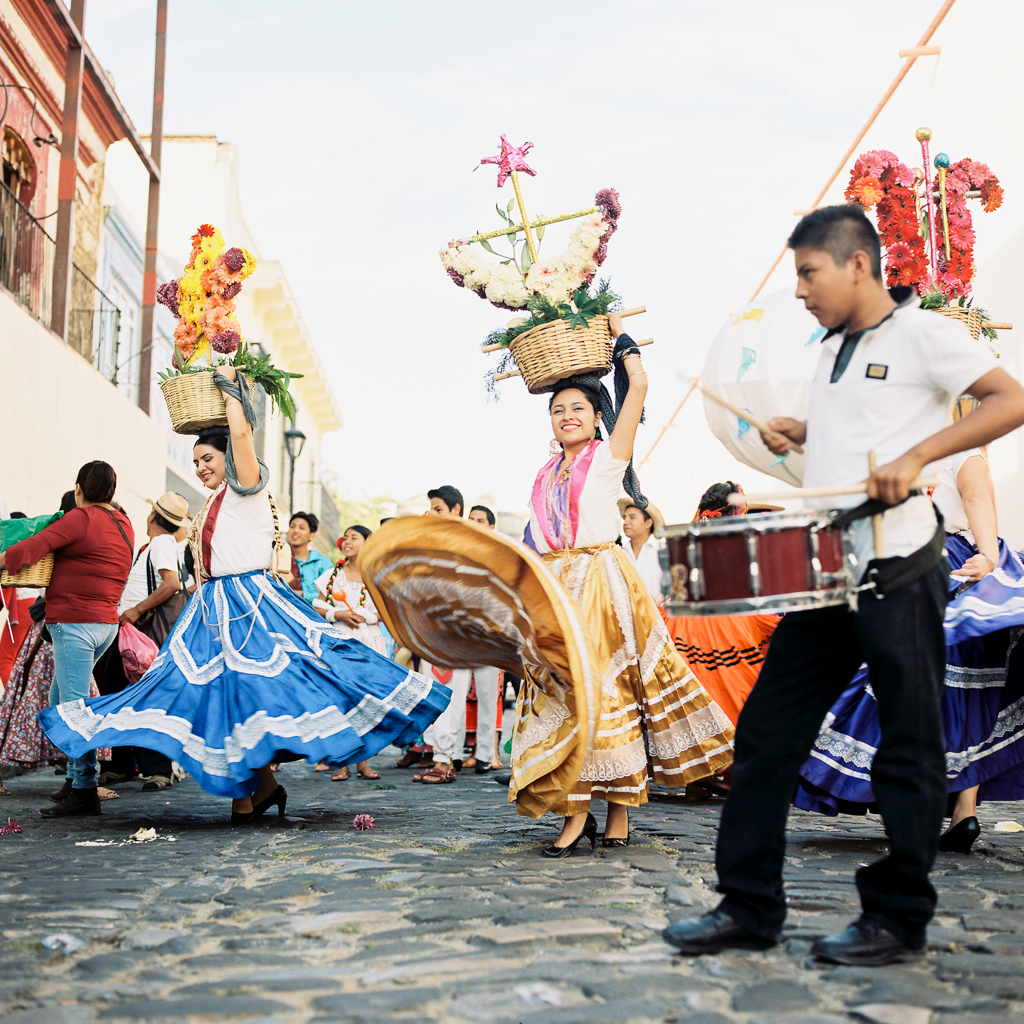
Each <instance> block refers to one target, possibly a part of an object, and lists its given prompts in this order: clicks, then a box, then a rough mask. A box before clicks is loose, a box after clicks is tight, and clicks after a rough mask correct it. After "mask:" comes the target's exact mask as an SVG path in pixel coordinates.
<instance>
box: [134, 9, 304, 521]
mask: <svg viewBox="0 0 1024 1024" xmlns="http://www.w3.org/2000/svg"><path fill="white" fill-rule="evenodd" d="M166 65H167V0H157V3H156V56H155V59H154V62H153V129H152V133H151V137H150V144H149V153H150V158H151V159H152V161H153V163H154V164H155V165H156V169H157V172H158V173H159V170H160V160H161V158H162V150H163V144H164V69H165V67H166ZM159 222H160V178H159V176H154V175H153V174H150V176H149V205H148V207H147V210H146V264H145V270H144V272H143V275H142V333H141V337H140V338H139V346H140V347H139V393H138V399H137V402H138V406H139V408H140V409H141V410H142V411H143V412H145V413H148V412H149V411H150V408H149V406H150V401H149V399H150V394H151V392H152V390H153V334H154V328H153V321H154V319H155V316H156V252H157V235H158V227H159ZM289 511H290V510H289Z"/></svg>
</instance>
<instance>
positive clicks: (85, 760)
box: [46, 622, 117, 789]
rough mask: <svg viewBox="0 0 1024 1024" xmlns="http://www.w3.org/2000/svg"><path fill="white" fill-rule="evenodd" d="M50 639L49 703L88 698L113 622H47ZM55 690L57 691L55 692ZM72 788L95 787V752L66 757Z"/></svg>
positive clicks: (112, 637) (113, 631) (112, 633)
mask: <svg viewBox="0 0 1024 1024" xmlns="http://www.w3.org/2000/svg"><path fill="white" fill-rule="evenodd" d="M46 628H47V629H48V630H49V631H50V636H52V637H53V674H54V680H53V687H51V689H50V703H51V704H58V703H59V704H63V703H65V702H66V701H69V700H84V699H85V698H86V697H88V696H89V685H90V682H91V680H92V669H93V666H94V665H95V664H96V662H97V661H99V659H100V655H101V654H103V652H104V651H105V650H106V649H107V648H108V647H109V646H110V645H111V643H113V641H114V640H115V639H116V637H117V623H116V622H48V623H47V624H46ZM54 691H56V692H54ZM68 778H69V779H70V780H71V786H72V788H73V789H95V788H96V751H95V750H90V751H89V752H88V753H87V754H86V755H85V756H84V757H69V758H68Z"/></svg>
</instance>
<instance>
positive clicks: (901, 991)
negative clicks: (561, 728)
mask: <svg viewBox="0 0 1024 1024" xmlns="http://www.w3.org/2000/svg"><path fill="white" fill-rule="evenodd" d="M392 760H393V758H391V757H387V756H384V755H382V756H380V757H378V758H376V759H375V761H374V763H375V765H376V766H377V767H378V768H379V769H380V770H381V773H382V778H381V779H380V781H379V782H376V783H374V782H369V781H365V780H361V779H356V778H353V779H352V780H351V781H349V782H345V783H331V782H330V781H329V776H328V775H326V774H314V773H313V772H312V769H311V768H310V767H309V766H308V765H306V764H304V763H299V764H292V765H287V766H285V768H284V769H283V770H282V772H281V773H280V779H281V781H282V782H283V783H284V785H285V786H286V788H287V789H288V794H289V798H288V816H287V817H286V818H284V819H278V818H276V817H274V818H268V819H265V820H263V821H261V822H260V823H259V824H257V825H255V826H247V827H239V828H232V827H231V825H230V824H229V823H228V821H227V817H228V812H229V805H228V801H226V800H218V799H214V798H212V797H209V796H207V795H205V794H204V793H202V792H201V791H200V790H199V788H198V787H197V786H196V785H195V784H194V783H193V782H192V780H191V779H186V780H185V781H184V782H183V783H181V784H180V785H178V786H177V787H175V788H174V789H173V790H170V791H166V792H162V793H145V794H144V793H142V792H140V788H139V785H138V784H133V785H126V786H122V787H120V793H121V798H120V799H119V800H116V801H110V802H107V803H106V804H105V805H104V808H103V815H102V817H99V818H84V819H71V820H57V821H49V820H46V819H43V818H41V817H40V816H39V815H38V813H37V809H38V808H39V807H40V806H42V805H43V804H44V803H45V794H46V793H47V792H48V791H49V790H50V789H52V788H55V787H56V786H57V785H59V783H60V781H61V780H60V779H56V778H55V777H54V776H53V775H52V774H50V773H49V772H48V771H47V772H37V773H35V774H32V775H25V776H22V777H20V778H16V779H11V780H9V781H8V787H9V788H10V789H11V791H12V795H11V796H9V797H0V815H2V818H0V822H2V821H4V820H6V817H7V816H8V815H10V816H11V817H12V818H13V819H14V820H15V821H17V822H19V823H21V824H22V825H23V826H24V832H23V833H21V834H18V835H0V875H2V878H3V881H2V884H0V928H2V935H3V951H2V961H0V963H2V968H3V969H2V970H0V1018H2V1019H3V1020H4V1021H5V1022H7V1024H86V1022H92V1021H113V1022H118V1021H147V1022H153V1024H164V1022H166V1024H184V1022H190V1024H191V1022H199V1021H226V1022H235V1021H239V1022H243V1021H248V1022H253V1024H257V1022H258V1024H327V1022H331V1024H370V1022H372V1024H379V1022H382V1021H394V1022H407V1024H426V1022H437V1021H443V1022H445V1024H448V1022H451V1024H490V1022H496V1024H589V1022H599V1021H613V1022H619V1021H663V1022H669V1021H677V1022H680V1024H728V1022H746V1024H840V1022H850V1021H855V1020H860V1021H865V1020H867V1021H871V1020H875V1021H879V1022H881V1024H945V1022H956V1024H990V1022H991V1024H996V1022H999V1024H1002V1022H1004V1021H1007V1020H1011V1019H1015V1018H1019V1017H1021V1016H1022V1014H1024V956H1022V954H1024V833H999V832H994V831H993V830H992V828H991V826H992V825H993V824H994V823H995V822H997V821H1000V820H1004V819H1013V818H1016V817H1020V816H1021V808H1020V807H1019V806H1018V805H1012V804H1003V805H999V804H989V805H985V806H983V808H982V812H983V813H982V826H983V828H984V833H983V835H982V839H981V840H980V842H979V843H978V844H977V846H976V847H975V850H976V852H975V853H973V854H972V855H970V856H966V857H965V856H960V855H955V854H940V855H939V862H938V864H937V870H936V872H935V882H936V885H937V887H938V889H939V892H940V908H939V915H938V918H937V919H936V921H935V922H934V924H933V927H932V928H931V929H930V933H929V935H930V942H929V947H928V951H927V954H926V955H925V956H922V957H919V958H916V959H915V961H914V962H912V963H908V964H903V965H894V966H889V967H883V968H874V969H869V968H849V967H829V966H826V965H823V964H816V963H811V962H809V961H808V950H809V948H810V944H811V942H812V941H813V940H814V938H815V937H816V936H819V935H823V934H827V933H830V932H832V931H835V930H837V929H839V928H841V927H843V926H845V924H847V923H848V921H849V920H850V919H851V918H853V917H854V916H855V915H856V913H857V905H856V898H855V890H854V887H853V884H852V873H853V871H854V869H855V868H856V867H857V866H858V865H859V864H862V863H864V862H866V861H868V860H871V859H873V858H874V857H876V856H877V855H879V854H880V853H881V852H882V850H883V849H884V841H883V836H882V831H881V826H880V821H879V819H878V818H877V817H874V816H872V817H869V818H866V819H853V818H841V819H837V820H831V821H830V820H826V819H823V818H820V817H816V816H814V815H811V814H806V813H803V812H794V814H793V816H792V819H791V833H790V850H789V857H788V879H787V881H788V886H789V896H790V906H791V908H792V909H791V914H790V917H789V920H788V922H787V927H786V932H785V938H784V941H783V942H782V943H781V944H780V945H779V946H778V947H777V948H776V949H773V950H770V951H769V952H767V953H735V954H722V955H720V956H716V957H706V958H684V957H680V956H677V955H674V951H673V950H672V949H671V948H670V947H668V946H666V945H665V944H664V943H663V942H662V941H661V939H660V938H659V930H660V929H661V928H662V927H664V925H665V924H666V923H667V922H669V921H673V920H676V919H677V918H679V917H682V916H689V915H691V914H694V913H696V912H699V911H700V910H701V909H702V908H705V907H709V906H711V905H713V904H714V902H715V895H714V893H713V890H712V886H713V884H714V869H713V843H714V838H715V828H716V822H717V819H718V811H719V806H718V805H716V804H710V805H697V806H694V805H683V804H680V803H677V802H672V801H668V800H663V799H662V800H655V801H652V802H651V803H650V804H648V806H647V807H645V808H643V809H641V810H640V811H639V812H636V813H634V815H633V824H634V840H633V844H632V845H631V846H630V847H629V848H627V849H622V850H609V851H601V849H600V847H599V848H598V852H597V853H596V854H591V853H590V851H589V848H588V849H587V850H586V852H585V853H582V852H580V850H579V849H578V850H577V853H576V854H575V855H574V856H573V857H571V858H569V859H567V860H559V861H551V860H545V859H542V858H541V857H540V856H539V853H538V851H539V848H540V846H541V845H542V844H544V843H545V842H549V841H551V839H552V838H553V837H554V835H555V833H556V831H557V827H556V826H557V822H556V821H555V820H554V819H548V820H545V821H540V822H536V821H532V820H529V819H525V818H517V817H516V815H515V813H514V811H513V809H512V808H510V807H509V806H508V805H507V804H506V802H505V793H504V791H503V789H502V788H501V787H499V786H497V785H496V784H495V783H494V782H493V781H492V780H491V778H490V777H489V776H476V775H472V774H469V775H463V776H460V778H459V781H458V782H457V783H456V784H455V785H451V786H434V787H426V786H422V785H419V784H417V783H413V782H412V779H411V774H412V773H411V772H409V771H402V770H398V769H392V768H390V767H389V766H390V764H391V762H392ZM656 795H657V794H656ZM356 814H371V815H373V817H374V818H375V819H376V828H375V829H374V830H373V831H367V832H359V831H354V830H353V828H352V820H353V817H354V816H355V815H356ZM140 826H146V827H150V826H151V827H155V828H156V830H157V839H155V840H154V841H151V842H148V843H142V844H139V843H127V838H128V836H129V834H131V833H133V832H135V831H136V830H137V829H138V828H139V827H140ZM83 843H84V844H86V845H80V844H83ZM106 843H112V844H113V845H101V844H106ZM55 933H68V934H70V935H71V936H74V937H76V938H78V939H81V940H84V945H83V946H82V947H81V948H80V949H78V950H77V951H75V952H72V953H70V954H64V953H62V952H54V951H51V950H49V949H46V948H44V947H43V946H42V945H41V941H42V940H43V939H46V938H47V937H48V936H51V935H53V934H55ZM858 1008H859V1009H858Z"/></svg>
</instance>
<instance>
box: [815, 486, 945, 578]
mask: <svg viewBox="0 0 1024 1024" xmlns="http://www.w3.org/2000/svg"><path fill="white" fill-rule="evenodd" d="M903 500H904V501H906V498H904V499H903ZM902 504H903V502H902V501H901V502H897V505H902ZM897 505H887V504H886V503H885V502H884V501H878V500H877V499H875V498H871V499H869V500H868V501H865V502H864V503H863V504H861V505H858V506H857V507H856V508H851V509H850V510H849V511H847V512H843V513H842V514H841V515H837V516H836V517H835V518H834V519H833V520H832V524H833V525H834V526H838V527H840V528H842V527H846V526H849V525H850V524H851V523H855V522H856V521H857V520H858V519H866V518H867V517H868V516H876V515H880V514H881V513H883V512H886V511H888V510H889V509H891V508H896V507H897ZM932 508H933V509H935V517H936V519H938V526H937V527H936V529H935V533H934V535H933V536H932V539H931V540H930V541H928V543H927V544H925V545H924V546H923V547H919V548H918V549H917V550H916V551H912V552H911V553H910V554H909V555H905V556H904V557H902V558H872V559H871V561H870V562H868V569H867V572H866V573H864V581H863V582H862V583H861V585H860V587H858V588H857V589H858V590H869V589H873V590H874V592H875V595H876V596H877V597H880V598H882V597H885V595H886V594H891V593H893V592H894V591H897V590H900V589H902V588H903V587H908V586H910V584H911V583H916V582H917V581H918V580H919V579H921V578H922V577H923V576H926V575H927V574H928V573H929V572H931V571H932V569H934V568H935V566H937V565H938V564H939V562H941V561H942V559H943V557H944V555H945V554H946V527H945V523H944V520H943V518H942V513H941V512H940V511H939V510H938V508H937V507H936V506H935V505H934V504H933V505H932Z"/></svg>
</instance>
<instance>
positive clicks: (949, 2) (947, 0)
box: [750, 0, 956, 302]
mask: <svg viewBox="0 0 1024 1024" xmlns="http://www.w3.org/2000/svg"><path fill="white" fill-rule="evenodd" d="M955 2H956V0H944V2H943V4H942V6H941V7H940V8H939V13H938V14H936V15H935V17H934V18H932V23H931V24H930V25H929V26H928V28H926V29H925V32H924V35H923V36H921V39H920V41H919V42H918V44H917V46H916V47H914V49H915V50H917V49H918V48H919V47H922V46H927V45H928V43H929V42H930V41H931V38H932V36H933V35H935V32H936V30H937V29H938V27H939V26H940V25H941V24H942V20H943V18H945V17H946V15H947V14H948V13H949V9H950V8H951V7H952V6H953V4H954V3H955ZM915 60H917V55H916V54H915V55H914V56H910V57H907V60H906V63H905V64H904V65H903V67H902V68H900V72H899V74H898V75H897V76H896V77H895V78H894V79H893V82H892V85H890V86H889V88H888V89H886V90H885V95H884V96H883V97H882V98H881V100H879V102H878V106H876V107H875V109H874V110H873V111H872V112H871V116H870V117H869V118H868V119H867V123H866V124H865V125H864V127H863V128H861V130H860V131H859V132H858V133H857V137H856V138H855V139H854V140H853V142H852V143H850V148H849V149H848V150H847V151H846V152H845V153H844V154H843V158H842V160H840V161H839V165H838V166H837V167H836V169H835V170H834V171H833V172H832V176H831V177H830V178H829V179H828V181H827V182H826V183H825V187H824V188H823V189H822V190H821V191H820V192H819V193H818V198H817V199H815V200H814V202H813V203H812V204H811V207H810V208H811V209H812V210H813V209H815V208H816V207H817V206H818V204H819V203H820V202H821V201H822V199H824V198H825V193H826V192H828V190H829V189H830V188H831V187H832V183H833V182H834V181H835V180H836V178H838V177H839V175H840V174H842V173H843V168H845V167H846V161H847V160H849V159H850V157H851V156H853V153H854V150H856V148H857V147H858V146H859V145H860V144H861V140H862V139H863V138H864V136H865V135H867V133H868V131H869V129H870V128H871V126H872V125H873V124H874V123H875V121H876V120H877V118H878V115H879V114H881V112H882V111H883V110H884V109H885V105H886V104H887V103H888V102H889V100H891V99H892V97H893V93H895V92H896V90H897V89H898V88H899V86H900V83H901V82H902V81H903V79H904V78H906V77H907V72H908V71H910V69H911V68H912V67H913V66H914V61H915ZM926 173H927V168H926ZM787 251H788V248H786V249H783V250H782V252H780V253H779V255H778V257H777V258H776V260H775V262H774V263H773V264H772V265H771V268H770V269H769V271H768V273H767V274H765V275H764V277H763V278H762V279H761V283H760V284H759V285H758V286H757V289H756V290H755V291H754V294H753V295H751V296H750V301H751V302H753V301H754V299H756V298H757V297H758V295H760V294H761V289H762V288H763V287H764V286H765V285H766V284H767V283H768V278H770V277H771V276H772V274H773V273H775V268H776V267H777V266H778V265H779V264H780V263H781V262H782V258H783V257H784V256H785V255H786V253H787Z"/></svg>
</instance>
